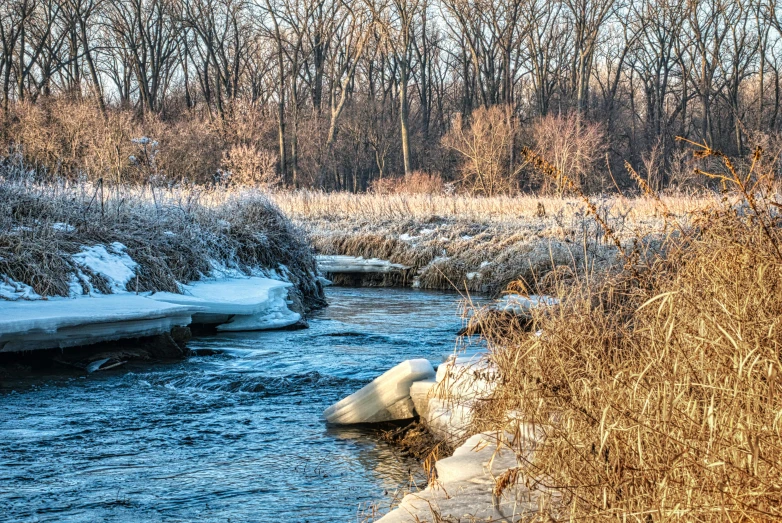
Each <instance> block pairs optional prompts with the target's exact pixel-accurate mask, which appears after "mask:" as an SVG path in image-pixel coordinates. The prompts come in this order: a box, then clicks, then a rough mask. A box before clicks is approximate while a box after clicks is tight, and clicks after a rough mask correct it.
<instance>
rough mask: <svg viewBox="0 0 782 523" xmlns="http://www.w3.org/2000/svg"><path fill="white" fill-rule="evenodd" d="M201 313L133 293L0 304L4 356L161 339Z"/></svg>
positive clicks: (1, 349) (1, 340) (1, 342)
mask: <svg viewBox="0 0 782 523" xmlns="http://www.w3.org/2000/svg"><path fill="white" fill-rule="evenodd" d="M198 310H199V309H198V308H195V307H192V306H180V305H172V304H168V303H160V302H156V301H154V300H150V299H148V298H144V297H142V296H135V295H132V294H120V295H107V296H99V297H92V298H90V297H82V298H75V299H68V298H55V299H50V300H38V301H24V302H23V301H15V302H0V352H14V351H22V350H37V349H52V348H65V347H75V346H79V345H89V344H92V343H99V342H104V341H114V340H119V339H123V338H137V337H142V336H153V335H157V334H163V333H165V332H169V331H171V329H172V328H173V327H175V326H186V325H189V324H190V321H191V318H192V315H193V314H194V313H195V312H197V311H198Z"/></svg>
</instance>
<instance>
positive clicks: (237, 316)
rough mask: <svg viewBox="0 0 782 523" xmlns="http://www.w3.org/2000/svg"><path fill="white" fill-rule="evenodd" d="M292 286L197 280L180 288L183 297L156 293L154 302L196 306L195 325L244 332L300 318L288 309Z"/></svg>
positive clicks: (255, 281)
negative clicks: (206, 325)
mask: <svg viewBox="0 0 782 523" xmlns="http://www.w3.org/2000/svg"><path fill="white" fill-rule="evenodd" d="M290 287H292V284H291V283H288V282H284V281H279V280H272V279H269V278H260V277H251V278H231V279H224V280H214V281H198V282H193V283H191V284H190V285H183V286H182V294H174V293H171V292H158V293H155V294H153V295H152V296H150V298H152V299H153V300H157V301H161V302H166V303H174V304H178V305H189V306H197V307H199V308H200V309H201V312H199V313H197V314H195V315H194V316H193V322H194V323H205V324H219V325H218V327H217V330H222V331H243V330H266V329H276V328H282V327H287V326H289V325H293V324H294V323H296V322H297V321H299V320H300V319H301V315H300V314H299V313H297V312H293V311H291V310H289V309H288V301H287V296H288V289H289V288H290Z"/></svg>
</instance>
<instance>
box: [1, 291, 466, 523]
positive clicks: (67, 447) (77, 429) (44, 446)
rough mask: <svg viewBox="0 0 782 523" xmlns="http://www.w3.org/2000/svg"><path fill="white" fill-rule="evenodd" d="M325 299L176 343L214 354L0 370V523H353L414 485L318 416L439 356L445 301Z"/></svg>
mask: <svg viewBox="0 0 782 523" xmlns="http://www.w3.org/2000/svg"><path fill="white" fill-rule="evenodd" d="M327 295H328V299H329V302H330V304H331V305H330V306H329V307H327V308H325V309H323V310H320V311H317V312H316V313H315V314H313V316H312V317H311V318H310V328H309V329H306V330H301V331H277V332H250V333H233V334H221V335H216V336H210V337H203V338H196V339H194V340H193V341H192V342H191V347H192V348H194V349H198V350H213V351H217V352H218V354H215V355H209V356H193V357H190V358H188V359H186V360H184V361H181V362H176V363H168V364H141V363H133V364H128V365H126V366H124V367H121V368H119V369H116V370H113V371H107V372H102V373H96V374H91V375H86V376H85V375H83V374H81V373H77V372H75V371H74V372H69V371H65V370H63V371H58V372H57V373H56V374H53V373H52V371H49V372H47V373H45V374H41V373H22V375H20V373H19V372H17V371H16V370H14V369H9V368H6V369H5V370H3V369H0V520H1V521H14V522H17V521H18V522H44V521H46V522H49V521H52V522H53V521H57V522H60V521H68V522H97V521H108V522H140V521H143V522H156V521H161V522H162V521H166V522H178V521H182V522H184V521H202V522H212V521H214V522H218V521H219V522H229V521H233V522H256V521H257V522H280V521H285V522H288V521H290V522H310V523H315V522H357V521H358V522H360V521H364V520H365V517H366V515H367V514H368V513H371V507H372V505H373V504H378V505H380V506H386V507H387V506H388V505H389V504H390V502H391V499H392V498H393V496H394V493H395V492H397V491H398V489H401V488H405V487H406V486H408V485H410V484H411V482H412V483H417V484H422V476H421V473H420V467H419V465H418V464H417V463H416V462H415V461H413V460H412V459H409V458H404V457H402V456H401V455H400V452H399V451H398V450H397V449H395V448H394V447H392V446H390V445H388V444H386V443H382V442H379V441H378V440H377V437H376V434H375V433H373V432H372V431H371V430H368V429H366V428H336V427H328V426H326V424H325V423H324V422H323V420H322V419H321V418H320V415H321V412H322V411H323V409H324V408H326V407H327V406H329V405H330V404H332V403H333V402H335V401H337V400H338V399H340V398H342V397H344V396H346V395H347V394H350V393H351V392H354V391H355V390H357V389H358V388H360V387H361V386H363V385H364V384H366V383H368V382H369V381H371V380H372V379H373V378H375V377H376V376H377V375H379V374H381V373H382V372H384V371H385V370H387V369H388V368H390V367H392V366H393V365H395V364H396V363H398V362H400V361H402V360H405V359H409V358H417V357H425V358H428V359H430V360H431V361H432V362H433V363H434V364H438V363H439V362H440V361H442V358H443V357H444V356H445V355H447V354H449V353H452V352H453V350H454V348H455V343H456V339H455V333H456V332H457V330H458V329H459V327H460V326H461V320H460V317H459V307H458V302H459V299H460V297H459V296H458V295H456V294H450V293H437V292H426V291H416V290H410V289H369V288H363V289H349V288H329V289H328V291H327ZM422 486H423V485H422Z"/></svg>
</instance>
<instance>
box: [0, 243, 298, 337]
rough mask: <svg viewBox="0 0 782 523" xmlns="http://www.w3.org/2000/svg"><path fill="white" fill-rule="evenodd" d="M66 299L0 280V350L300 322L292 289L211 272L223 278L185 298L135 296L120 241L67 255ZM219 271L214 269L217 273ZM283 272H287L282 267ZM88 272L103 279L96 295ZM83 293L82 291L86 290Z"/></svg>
mask: <svg viewBox="0 0 782 523" xmlns="http://www.w3.org/2000/svg"><path fill="white" fill-rule="evenodd" d="M71 260H72V262H73V269H74V272H72V273H71V274H70V281H69V284H70V289H71V297H70V298H50V299H44V298H43V297H41V296H39V295H38V294H36V293H35V292H34V291H33V289H32V288H31V287H29V286H27V285H24V284H22V283H19V282H15V281H13V280H11V279H9V278H7V277H5V276H3V275H0V351H20V350H34V349H47V348H64V347H73V346H78V345H87V344H92V343H98V342H103V341H114V340H118V339H123V338H137V337H142V336H152V335H157V334H162V333H165V332H169V331H170V330H171V329H172V328H173V327H175V326H186V325H189V324H190V323H191V322H192V323H202V324H214V325H218V327H217V328H218V330H226V331H236V330H267V329H276V328H282V327H286V326H289V325H292V324H295V323H297V322H298V321H299V320H301V315H300V314H299V313H298V312H293V311H291V310H290V309H289V308H288V304H289V303H288V291H289V289H290V288H291V287H292V284H291V283H289V282H286V281H281V280H280V279H275V278H280V277H281V276H280V273H278V272H276V271H270V272H269V275H270V276H272V277H261V276H252V277H247V276H243V275H241V274H238V273H236V271H233V272H231V273H229V274H230V276H229V277H226V276H225V275H226V273H225V271H219V270H216V271H215V272H216V273H217V274H220V275H221V276H222V277H221V278H219V279H211V280H204V281H198V282H193V283H191V284H189V285H181V290H182V294H174V293H169V292H161V293H155V294H149V293H145V294H144V295H137V294H135V293H132V292H130V291H129V289H128V286H129V284H131V283H132V282H133V281H134V280H135V279H136V275H137V271H138V270H139V265H138V263H136V262H135V261H134V260H133V259H132V258H131V257H130V256H129V255H128V254H127V252H126V248H125V246H124V245H122V244H121V243H112V244H110V245H100V244H99V245H92V246H84V247H83V248H82V249H81V250H80V251H79V252H78V253H76V254H74V255H72V256H71ZM218 269H219V268H218ZM281 272H282V273H283V274H284V273H285V271H284V270H283V268H282V267H281ZM89 274H94V275H99V276H100V277H102V278H103V280H105V282H106V284H107V287H108V289H109V290H110V292H111V294H101V293H100V292H99V291H98V290H96V288H95V286H94V285H93V282H92V281H91V280H90V277H89V276H88V275H89ZM85 291H86V293H85Z"/></svg>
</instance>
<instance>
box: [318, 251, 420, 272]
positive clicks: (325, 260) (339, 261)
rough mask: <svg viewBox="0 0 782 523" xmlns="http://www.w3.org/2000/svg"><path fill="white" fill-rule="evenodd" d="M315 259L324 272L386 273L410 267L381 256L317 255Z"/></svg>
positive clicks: (319, 268) (320, 269)
mask: <svg viewBox="0 0 782 523" xmlns="http://www.w3.org/2000/svg"><path fill="white" fill-rule="evenodd" d="M315 261H316V262H317V264H318V270H319V271H320V272H321V273H322V274H371V273H379V274H385V273H389V272H399V271H403V270H405V269H409V268H410V267H406V266H405V265H401V264H399V263H391V262H390V261H388V260H381V259H379V258H369V259H365V258H362V257H361V256H344V255H341V254H339V255H320V256H315Z"/></svg>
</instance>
